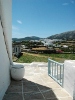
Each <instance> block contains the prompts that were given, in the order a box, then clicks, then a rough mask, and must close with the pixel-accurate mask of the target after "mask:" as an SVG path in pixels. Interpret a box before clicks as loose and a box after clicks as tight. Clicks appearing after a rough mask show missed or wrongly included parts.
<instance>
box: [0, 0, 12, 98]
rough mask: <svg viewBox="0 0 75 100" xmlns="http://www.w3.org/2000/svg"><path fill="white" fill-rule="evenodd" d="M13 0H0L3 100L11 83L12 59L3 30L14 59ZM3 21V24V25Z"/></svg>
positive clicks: (0, 54)
mask: <svg viewBox="0 0 75 100" xmlns="http://www.w3.org/2000/svg"><path fill="white" fill-rule="evenodd" d="M10 10H11V0H0V16H1V18H0V100H2V98H3V96H4V94H5V92H6V90H7V88H8V86H9V84H10V60H9V57H8V53H7V50H6V45H5V42H4V36H3V31H4V33H5V35H6V40H7V45H8V49H9V50H8V51H9V54H10V58H11V59H12V48H11V47H12V45H11V41H12V40H11V31H12V30H11V13H10ZM1 21H2V25H3V27H2V26H1Z"/></svg>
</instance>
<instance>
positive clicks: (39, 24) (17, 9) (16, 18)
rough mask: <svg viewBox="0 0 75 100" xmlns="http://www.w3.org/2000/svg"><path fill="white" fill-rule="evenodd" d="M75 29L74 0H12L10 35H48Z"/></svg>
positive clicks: (19, 36) (18, 36)
mask: <svg viewBox="0 0 75 100" xmlns="http://www.w3.org/2000/svg"><path fill="white" fill-rule="evenodd" d="M70 30H75V0H12V37H13V38H23V37H26V36H38V37H42V38H46V37H48V36H51V35H54V34H59V33H62V32H66V31H70Z"/></svg>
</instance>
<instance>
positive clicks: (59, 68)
mask: <svg viewBox="0 0 75 100" xmlns="http://www.w3.org/2000/svg"><path fill="white" fill-rule="evenodd" d="M48 75H49V76H50V77H52V78H53V79H54V80H55V81H56V82H57V83H59V84H60V85H61V86H62V87H63V81H64V63H59V62H56V61H54V60H51V59H48Z"/></svg>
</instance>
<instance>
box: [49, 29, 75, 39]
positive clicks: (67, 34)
mask: <svg viewBox="0 0 75 100" xmlns="http://www.w3.org/2000/svg"><path fill="white" fill-rule="evenodd" d="M48 39H67V40H75V30H74V31H68V32H63V33H60V34H55V35H52V36H49V37H48Z"/></svg>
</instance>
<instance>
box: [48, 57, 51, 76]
mask: <svg viewBox="0 0 75 100" xmlns="http://www.w3.org/2000/svg"><path fill="white" fill-rule="evenodd" d="M50 72H51V71H50V60H49V59H48V75H49V74H50Z"/></svg>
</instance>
